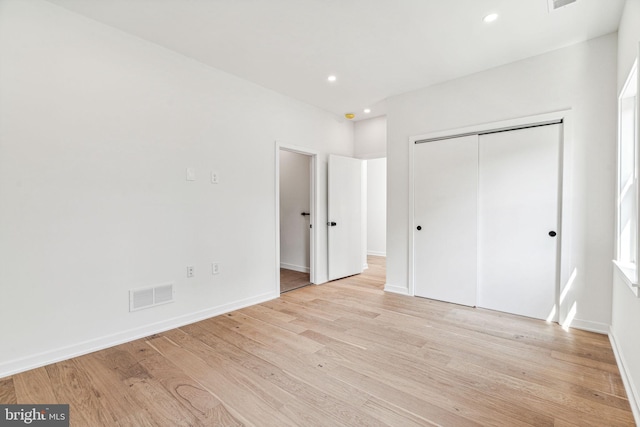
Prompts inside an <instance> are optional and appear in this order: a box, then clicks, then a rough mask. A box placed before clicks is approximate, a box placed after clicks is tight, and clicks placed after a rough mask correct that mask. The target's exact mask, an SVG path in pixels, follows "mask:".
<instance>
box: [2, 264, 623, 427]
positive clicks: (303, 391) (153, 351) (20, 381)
mask: <svg viewBox="0 0 640 427" xmlns="http://www.w3.org/2000/svg"><path fill="white" fill-rule="evenodd" d="M369 266H370V268H369V270H367V271H366V272H365V273H364V274H362V275H359V276H353V277H350V278H347V279H343V280H340V281H335V282H331V283H328V284H325V285H321V286H307V287H305V288H302V289H299V290H296V291H292V292H288V293H286V294H284V295H282V297H281V298H279V299H277V300H273V301H270V302H267V303H264V304H260V305H257V306H253V307H249V308H245V309H242V310H239V311H235V312H232V313H228V314H226V315H223V316H218V317H215V318H212V319H209V320H205V321H202V322H198V323H195V324H192V325H189V326H185V327H182V328H179V329H174V330H171V331H169V332H165V333H162V334H158V335H154V336H151V337H148V338H146V339H141V340H138V341H135V342H131V343H128V344H123V345H119V346H117V347H113V348H110V349H107V350H103V351H99V352H96V353H92V354H89V355H86V356H82V357H78V358H75V359H72V360H68V361H65V362H61V363H56V364H53V365H49V366H47V367H44V368H39V369H35V370H32V371H28V372H25V373H22V374H18V375H14V376H13V377H9V378H4V379H0V402H1V403H16V402H17V403H69V404H70V405H71V425H73V426H91V427H93V426H155V425H161V426H196V425H218V426H239V425H253V426H315V425H318V426H341V425H348V426H355V425H357V426H383V425H388V426H425V425H443V426H455V427H458V426H479V425H495V426H530V425H534V426H558V427H560V426H562V427H565V426H599V427H601V426H632V425H634V423H633V418H632V415H631V412H630V409H629V403H628V401H627V399H626V396H625V392H624V388H623V384H622V381H621V379H620V374H619V372H618V368H617V367H616V364H615V360H614V356H613V353H612V351H611V347H610V344H609V341H608V339H607V337H606V336H602V335H597V334H593V333H588V332H584V331H579V330H570V331H568V332H567V331H564V330H563V329H562V328H560V327H559V326H558V325H553V324H547V323H545V322H542V321H537V320H531V319H526V318H521V317H517V316H510V315H506V314H502V313H496V312H491V311H487V310H479V309H471V308H465V307H460V306H456V305H452V304H446V303H441V302H436V301H430V300H426V299H420V298H412V297H405V296H400V295H394V294H389V293H384V292H383V291H382V287H383V284H384V274H385V269H384V259H383V258H377V257H375V258H374V257H372V258H370V260H369Z"/></svg>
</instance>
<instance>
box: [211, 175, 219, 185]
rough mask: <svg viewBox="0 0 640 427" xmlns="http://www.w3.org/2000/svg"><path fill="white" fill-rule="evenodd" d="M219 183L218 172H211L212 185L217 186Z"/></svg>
mask: <svg viewBox="0 0 640 427" xmlns="http://www.w3.org/2000/svg"><path fill="white" fill-rule="evenodd" d="M218 182H219V181H218V173H217V172H211V183H212V184H217V183H218Z"/></svg>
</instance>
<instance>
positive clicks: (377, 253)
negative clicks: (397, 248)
mask: <svg viewBox="0 0 640 427" xmlns="http://www.w3.org/2000/svg"><path fill="white" fill-rule="evenodd" d="M367 255H373V256H384V257H386V256H387V253H386V252H378V251H367Z"/></svg>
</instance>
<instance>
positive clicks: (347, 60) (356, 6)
mask: <svg viewBox="0 0 640 427" xmlns="http://www.w3.org/2000/svg"><path fill="white" fill-rule="evenodd" d="M49 1H50V2H51V3H54V4H57V5H60V6H63V7H65V8H67V9H69V10H72V11H75V12H77V13H80V14H82V15H85V16H87V17H90V18H93V19H95V20H97V21H99V22H102V23H105V24H107V25H110V26H113V27H116V28H119V29H121V30H123V31H126V32H128V33H130V34H133V35H136V36H138V37H141V38H143V39H146V40H149V41H151V42H154V43H157V44H159V45H162V46H165V47H167V48H169V49H172V50H174V51H177V52H179V53H182V54H184V55H186V56H189V57H191V58H194V59H196V60H198V61H201V62H203V63H205V64H208V65H210V66H212V67H215V68H218V69H220V70H224V71H226V72H228V73H231V74H234V75H236V76H239V77H242V78H244V79H247V80H250V81H253V82H255V83H257V84H259V85H262V86H264V87H266V88H269V89H272V90H275V91H277V92H280V93H282V94H285V95H288V96H290V97H293V98H296V99H299V100H302V101H305V102H307V103H310V104H313V105H316V106H318V107H320V108H323V109H325V110H328V111H331V112H334V113H336V114H340V115H342V114H344V113H346V112H354V113H356V116H357V117H356V118H357V119H362V118H366V117H373V116H375V115H380V114H383V113H384V102H382V101H383V100H384V99H385V98H387V97H389V96H392V95H396V94H399V93H403V92H408V91H411V90H415V89H419V88H422V87H426V86H429V85H433V84H436V83H439V82H443V81H446V80H451V79H454V78H456V77H460V76H464V75H468V74H471V73H475V72H478V71H481V70H486V69H489V68H492V67H496V66H499V65H502V64H506V63H509V62H513V61H516V60H519V59H523V58H527V57H530V56H534V55H539V54H542V53H545V52H549V51H551V50H554V49H558V48H561V47H564V46H568V45H571V44H574V43H578V42H581V41H584V40H587V39H590V38H594V37H598V36H600V35H604V34H608V33H610V32H613V31H616V30H617V28H618V23H619V21H620V16H621V14H622V8H623V4H624V0H578V1H577V3H574V4H572V5H569V6H566V7H564V8H562V9H559V10H556V11H554V12H551V13H549V12H548V7H547V0H49ZM490 12H496V13H499V14H500V17H499V19H498V20H497V21H496V22H494V23H492V24H485V23H484V22H483V21H482V18H483V17H484V16H485V15H487V14H488V13H490ZM330 74H335V75H336V76H337V77H338V80H337V81H336V82H335V83H333V84H331V83H329V82H328V81H327V76H328V75H330ZM366 107H370V108H371V109H372V110H373V111H372V113H371V114H370V115H368V116H367V115H365V114H363V113H362V110H363V109H364V108H366Z"/></svg>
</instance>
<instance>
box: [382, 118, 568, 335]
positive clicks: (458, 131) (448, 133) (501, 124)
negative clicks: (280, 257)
mask: <svg viewBox="0 0 640 427" xmlns="http://www.w3.org/2000/svg"><path fill="white" fill-rule="evenodd" d="M571 115H572V112H571V109H567V110H560V111H553V112H549V113H543V114H537V115H533V116H526V117H518V118H514V119H508V120H502V121H497V122H489V123H481V124H476V125H472V126H466V127H462V128H455V129H447V130H442V131H437V132H430V133H426V134H421V135H415V136H411V137H410V138H409V221H408V224H409V227H408V230H407V231H408V233H409V234H408V241H409V263H408V269H407V270H408V294H409V295H415V277H414V274H415V272H414V270H415V268H414V264H415V253H414V251H415V249H414V241H413V239H414V233H413V230H414V228H415V227H416V224H415V218H414V209H415V200H414V197H415V195H414V192H415V182H414V174H415V165H414V164H413V162H414V158H415V146H416V144H415V142H416V141H421V140H425V139H436V138H448V137H455V136H456V135H463V134H476V133H483V132H488V131H492V130H496V129H504V128H515V127H520V126H528V125H532V124H537V123H546V122H550V121H555V120H563V122H564V124H563V127H562V141H561V148H562V149H561V153H560V158H561V159H562V164H561V165H560V170H559V180H560V182H559V185H560V188H559V193H560V194H561V197H562V203H560V204H559V206H558V218H559V224H558V228H559V230H560V231H561V239H558V240H559V242H558V261H557V263H558V264H557V265H558V267H557V268H558V273H557V278H558V279H557V280H556V307H560V309H559V310H558V321H559V322H560V323H562V322H564V320H565V318H566V314H567V313H565V312H564V311H563V310H562V306H561V305H560V282H561V280H560V278H561V277H563V274H562V273H563V272H564V270H565V269H567V268H569V266H565V268H564V269H563V262H562V261H563V260H564V259H571V257H570V256H568V253H567V252H565V251H566V250H568V249H570V248H569V246H568V244H567V243H568V241H569V239H567V236H563V235H562V234H563V233H562V232H563V231H565V230H570V227H568V221H569V220H570V219H569V213H570V212H571V209H570V206H569V204H570V202H571V199H572V194H571V193H570V192H569V190H570V185H569V180H568V179H566V177H567V176H569V175H568V174H570V170H569V168H568V167H566V163H567V162H568V161H569V159H570V156H568V155H567V153H570V152H571V150H572V123H573V121H572V117H571ZM385 290H386V288H385Z"/></svg>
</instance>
